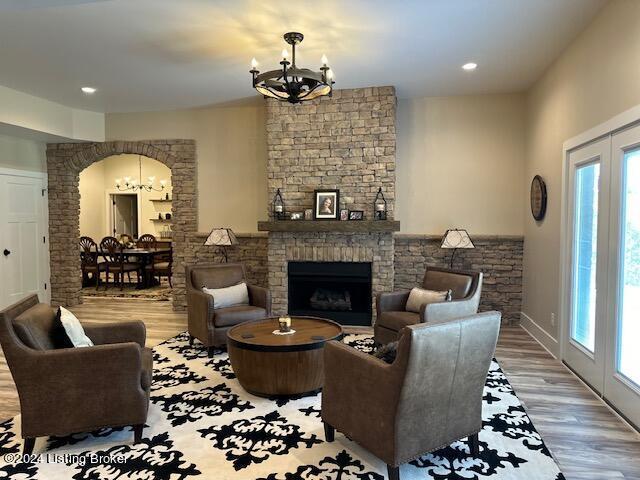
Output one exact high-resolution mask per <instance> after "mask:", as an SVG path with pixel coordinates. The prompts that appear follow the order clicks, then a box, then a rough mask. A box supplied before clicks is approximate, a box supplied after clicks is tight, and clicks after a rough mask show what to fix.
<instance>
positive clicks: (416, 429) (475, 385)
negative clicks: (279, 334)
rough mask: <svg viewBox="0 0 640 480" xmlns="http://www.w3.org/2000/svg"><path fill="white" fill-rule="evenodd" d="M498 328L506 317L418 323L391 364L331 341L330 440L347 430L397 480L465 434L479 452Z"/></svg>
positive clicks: (326, 408)
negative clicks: (406, 466) (407, 466)
mask: <svg viewBox="0 0 640 480" xmlns="http://www.w3.org/2000/svg"><path fill="white" fill-rule="evenodd" d="M499 330H500V313H499V312H486V313H479V314H476V315H473V316H471V317H467V318H462V319H458V320H455V321H446V322H443V323H437V324H426V325H425V324H420V325H411V326H408V327H405V328H403V329H402V331H401V332H400V340H399V344H398V352H397V356H396V359H395V361H394V362H393V363H392V364H388V363H385V362H384V361H382V360H380V359H378V358H376V357H374V356H372V355H367V354H366V353H363V352H361V351H358V350H356V349H354V348H351V347H348V346H347V345H344V344H343V343H340V342H336V341H332V342H329V343H328V344H327V345H326V346H325V349H324V371H325V380H324V387H323V390H322V421H323V422H324V426H325V435H326V439H327V441H328V442H332V441H333V440H334V435H335V430H338V431H340V432H342V433H344V434H345V435H346V436H347V437H348V438H349V439H351V440H353V441H355V442H357V443H359V444H360V445H362V446H363V447H364V448H366V449H367V450H369V451H370V452H371V453H373V454H374V455H376V456H377V457H379V458H380V459H381V460H383V461H384V462H385V463H386V464H387V469H388V473H389V478H390V479H391V480H398V479H399V478H400V465H401V464H403V463H407V462H409V461H411V460H413V459H415V458H417V457H419V456H422V455H425V454H427V453H429V452H432V451H434V450H437V449H439V448H442V447H443V446H446V445H450V444H451V443H453V442H454V441H457V440H460V439H462V438H465V437H467V438H468V439H469V448H470V451H471V454H472V455H477V454H478V449H479V441H478V432H479V431H480V429H481V428H482V392H483V388H484V385H485V381H486V377H487V373H488V371H489V367H490V365H491V359H492V358H493V354H494V351H495V347H496V342H497V339H498V332H499ZM460 352H464V354H463V355H462V354H459V353H460ZM364 399H366V400H364ZM363 402H365V403H366V408H363Z"/></svg>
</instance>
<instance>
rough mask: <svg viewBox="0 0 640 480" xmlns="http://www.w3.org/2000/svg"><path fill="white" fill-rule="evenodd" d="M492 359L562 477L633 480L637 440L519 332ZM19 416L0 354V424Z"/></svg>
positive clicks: (143, 308)
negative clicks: (494, 358) (545, 445)
mask: <svg viewBox="0 0 640 480" xmlns="http://www.w3.org/2000/svg"><path fill="white" fill-rule="evenodd" d="M72 310H73V311H74V313H75V314H76V315H77V316H78V318H79V319H80V320H82V321H98V322H111V321H114V320H118V319H120V320H132V319H139V320H142V321H144V322H145V324H146V326H147V345H150V346H153V345H157V344H158V343H160V342H161V341H163V340H165V339H167V338H169V337H171V336H173V335H175V334H177V333H179V332H181V331H184V330H185V329H186V315H185V314H182V313H175V312H173V311H172V310H171V304H170V302H157V301H148V300H129V299H99V298H91V299H86V300H85V303H84V304H83V305H79V306H77V307H74V308H73V309H72ZM496 357H497V359H498V361H499V362H500V364H501V366H502V368H503V370H504V371H505V373H506V375H507V377H508V378H509V381H510V382H511V384H512V385H513V387H514V389H515V391H516V393H517V395H518V397H519V398H520V400H521V401H522V403H523V404H524V406H525V408H526V410H527V413H528V414H529V416H530V417H531V419H532V421H533V423H534V425H535V426H536V428H537V429H538V431H539V432H540V434H541V435H542V436H543V438H544V440H545V442H546V444H547V446H548V447H549V449H550V450H551V452H552V453H553V455H554V457H555V458H556V459H557V460H558V462H559V464H560V468H561V470H562V471H563V473H564V474H565V476H566V478H567V479H570V480H572V479H573V480H587V479H588V480H608V479H637V480H640V435H638V433H637V432H635V431H634V430H632V429H630V428H629V427H628V426H627V425H626V424H625V423H624V422H622V421H621V420H620V419H619V418H618V417H617V416H616V415H615V414H613V413H612V412H611V410H610V409H609V408H608V407H607V406H606V405H605V404H604V403H603V402H602V401H601V400H600V399H598V398H597V397H595V396H594V395H593V394H592V393H591V391H590V390H589V389H587V388H586V387H585V386H584V385H583V384H582V383H581V382H580V381H579V380H578V379H577V378H576V377H575V376H574V375H573V374H572V373H571V372H570V371H569V370H568V369H567V368H566V367H565V366H564V365H563V364H562V363H561V362H559V361H557V360H555V359H553V357H551V355H550V354H549V353H547V352H546V351H545V350H544V349H543V348H542V347H541V346H540V345H539V344H538V343H537V342H536V341H535V340H534V339H533V338H531V337H530V336H529V334H528V333H527V332H525V331H524V330H523V329H522V328H520V327H517V326H515V327H514V326H505V327H503V328H502V332H501V334H500V341H499V343H498V349H497V351H496ZM19 410H20V408H19V404H18V398H17V394H16V392H15V387H14V386H13V381H12V379H11V375H10V373H9V370H8V368H7V365H6V362H5V360H4V356H1V357H0V419H5V418H9V417H11V416H13V415H16V414H17V413H19Z"/></svg>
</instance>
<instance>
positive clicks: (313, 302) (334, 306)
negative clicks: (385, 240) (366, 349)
mask: <svg viewBox="0 0 640 480" xmlns="http://www.w3.org/2000/svg"><path fill="white" fill-rule="evenodd" d="M288 267H289V268H288V270H289V272H288V277H289V315H308V316H316V317H323V318H329V319H331V320H334V321H336V322H339V323H341V324H343V325H367V326H370V325H371V314H372V312H371V263H369V262H289V265H288Z"/></svg>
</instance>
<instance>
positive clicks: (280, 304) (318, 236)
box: [267, 232, 394, 318]
mask: <svg viewBox="0 0 640 480" xmlns="http://www.w3.org/2000/svg"><path fill="white" fill-rule="evenodd" d="M289 261H318V262H371V264H372V265H371V273H372V275H371V276H372V292H373V297H374V298H375V295H376V294H378V293H381V292H390V291H391V290H392V289H393V271H394V258H393V235H392V234H391V233H370V234H361V233H353V234H350V233H302V234H301V233H283V232H271V233H270V234H269V240H268V249H267V263H268V272H269V275H268V280H269V289H270V290H271V294H272V298H273V312H274V314H275V315H281V314H284V313H286V312H287V302H288V298H289V286H288V281H287V263H288V262H289ZM373 311H374V318H375V303H374V308H373Z"/></svg>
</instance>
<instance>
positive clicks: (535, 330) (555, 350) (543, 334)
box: [520, 312, 560, 359]
mask: <svg viewBox="0 0 640 480" xmlns="http://www.w3.org/2000/svg"><path fill="white" fill-rule="evenodd" d="M520 326H521V327H522V328H523V329H524V331H526V332H527V333H528V334H529V335H531V336H532V337H533V339H534V340H535V341H536V342H538V343H539V344H540V345H541V346H542V348H544V349H545V350H546V351H547V352H549V353H550V354H551V356H552V357H553V358H555V359H558V358H560V344H559V343H558V340H556V339H555V338H553V337H552V336H551V334H550V333H549V332H547V331H546V330H545V329H544V328H542V327H541V326H540V325H538V324H537V323H536V322H535V321H534V320H533V319H532V318H531V317H530V316H529V315H527V314H526V313H524V312H520Z"/></svg>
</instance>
